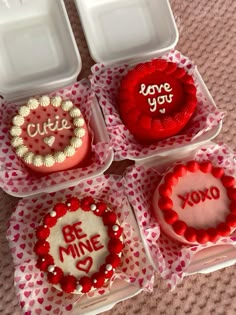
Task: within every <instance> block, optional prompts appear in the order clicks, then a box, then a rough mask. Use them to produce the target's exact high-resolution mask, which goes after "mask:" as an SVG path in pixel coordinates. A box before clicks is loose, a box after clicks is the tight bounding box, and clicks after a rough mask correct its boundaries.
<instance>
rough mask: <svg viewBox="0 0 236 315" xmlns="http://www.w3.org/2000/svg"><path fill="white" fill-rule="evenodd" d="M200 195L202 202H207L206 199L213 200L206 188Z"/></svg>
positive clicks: (200, 191)
mask: <svg viewBox="0 0 236 315" xmlns="http://www.w3.org/2000/svg"><path fill="white" fill-rule="evenodd" d="M199 193H200V194H201V197H202V201H205V200H206V199H209V200H211V199H212V198H211V196H209V189H208V188H206V189H205V190H199Z"/></svg>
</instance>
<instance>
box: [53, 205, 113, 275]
mask: <svg viewBox="0 0 236 315" xmlns="http://www.w3.org/2000/svg"><path fill="white" fill-rule="evenodd" d="M74 224H77V227H76V229H77V236H76V233H75V230H74V229H73V225H74ZM65 226H67V231H69V232H68V234H70V235H71V236H70V235H69V236H68V238H70V239H71V241H70V240H69V241H68V240H67V241H66V239H65V237H64V235H63V232H62V230H63V228H64V229H66V228H65ZM50 231H51V233H50V236H49V237H48V239H47V241H48V242H49V244H50V252H49V254H50V255H52V256H53V257H54V263H55V265H56V266H59V267H60V268H62V269H63V271H64V273H65V274H66V273H71V274H73V275H74V276H76V277H78V278H79V277H82V276H90V275H91V274H92V273H95V272H97V271H99V267H100V266H101V265H102V264H103V263H105V258H106V256H107V255H108V254H109V253H108V251H107V243H108V237H107V227H106V226H104V224H103V222H102V218H101V217H99V216H96V215H94V214H93V213H92V212H90V211H88V212H85V211H83V210H81V211H76V212H67V214H66V215H65V216H64V217H62V219H61V220H59V221H58V222H57V224H56V226H54V227H53V228H51V230H50ZM70 232H71V233H70ZM93 237H96V242H97V244H96V247H97V248H98V247H102V248H100V249H98V250H95V249H94V248H93V246H92V248H93V249H92V251H89V250H86V249H84V253H82V251H81V249H80V245H79V242H83V243H87V244H90V245H91V244H92V242H91V239H92V238H93ZM69 246H70V247H69ZM59 247H61V248H64V249H65V250H66V249H68V254H66V252H65V250H61V257H63V260H64V261H63V262H62V261H61V258H60V253H59ZM69 248H73V249H71V250H69ZM72 253H73V254H74V255H75V256H76V257H73V255H72ZM88 257H91V259H92V266H91V268H90V270H89V272H88V273H87V272H86V271H82V270H80V269H78V268H77V267H76V265H77V264H78V263H79V262H83V261H84V260H85V259H88ZM81 266H82V267H86V266H87V263H85V264H84V265H83V264H81Z"/></svg>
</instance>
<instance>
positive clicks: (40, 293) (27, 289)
mask: <svg viewBox="0 0 236 315" xmlns="http://www.w3.org/2000/svg"><path fill="white" fill-rule="evenodd" d="M75 195H76V196H78V197H79V198H81V197H83V196H85V195H91V196H93V197H94V198H95V199H102V200H104V201H105V202H106V203H108V204H109V205H110V206H111V208H112V209H114V211H115V212H116V213H117V217H118V220H119V222H120V224H121V226H122V227H123V242H124V245H125V247H124V250H123V253H122V258H121V259H122V264H121V266H120V267H119V268H117V269H116V271H115V274H114V275H113V277H112V278H111V282H110V284H111V285H109V286H108V287H106V288H101V289H98V290H96V291H93V292H90V293H89V294H87V297H89V298H92V297H93V296H94V295H101V294H109V293H110V292H112V283H113V281H114V280H115V279H120V280H123V281H126V282H128V283H131V284H133V285H135V286H137V287H138V288H142V289H144V290H146V291H152V289H153V281H154V268H153V266H152V265H151V263H150V261H149V260H148V259H147V257H146V254H145V253H146V252H145V248H144V244H143V242H142V239H141V236H140V233H139V229H138V226H137V223H136V221H135V218H134V215H133V212H132V209H131V207H130V204H129V202H128V199H127V196H126V195H125V190H124V187H123V185H122V183H121V177H120V176H118V175H115V176H111V175H110V176H109V175H106V176H104V175H102V176H98V177H96V178H95V179H89V180H87V181H83V182H82V183H79V184H78V185H77V186H75V187H72V188H68V189H65V190H61V191H58V192H56V193H50V194H41V195H37V197H34V198H30V197H28V198H24V199H22V200H21V201H19V203H18V205H17V207H16V210H15V212H14V213H13V214H12V216H11V219H10V223H9V229H8V231H7V238H8V240H9V244H10V249H11V252H12V255H13V262H14V266H15V277H14V284H15V287H16V292H17V295H18V298H19V300H20V305H21V306H22V308H23V310H24V312H25V313H24V314H25V315H26V314H27V315H30V314H32V315H33V314H34V315H35V314H42V315H46V314H49V313H50V314H54V313H55V314H65V312H66V311H70V310H71V309H72V308H73V305H74V303H76V302H78V303H79V301H80V298H82V297H83V295H80V296H78V295H73V294H65V293H62V292H60V291H58V290H57V289H55V288H54V287H52V286H51V285H50V284H48V282H47V281H46V279H45V276H43V273H42V272H40V271H39V270H38V269H37V268H36V267H35V264H36V257H35V254H34V252H33V247H34V233H35V228H36V227H37V226H38V224H39V223H40V221H41V220H42V217H43V216H44V214H45V213H46V212H47V211H49V209H50V207H52V205H53V204H54V203H56V202H59V201H62V200H65V199H67V198H69V197H70V196H75ZM110 290H111V291H110ZM108 301H109V299H108ZM49 311H50V312H49Z"/></svg>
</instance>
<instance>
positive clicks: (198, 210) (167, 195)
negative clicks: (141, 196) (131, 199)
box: [153, 161, 236, 244]
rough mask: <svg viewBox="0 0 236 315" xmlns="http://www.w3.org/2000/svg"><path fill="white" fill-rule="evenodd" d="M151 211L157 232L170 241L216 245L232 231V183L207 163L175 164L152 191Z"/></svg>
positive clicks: (235, 218)
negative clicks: (162, 233)
mask: <svg viewBox="0 0 236 315" xmlns="http://www.w3.org/2000/svg"><path fill="white" fill-rule="evenodd" d="M153 211H154V214H155V216H156V218H157V221H158V223H159V224H160V227H161V230H162V231H163V232H164V233H165V234H166V235H168V236H169V237H170V238H172V239H174V240H177V241H179V242H181V243H187V244H205V243H208V242H216V241H217V240H218V239H220V238H221V237H224V236H229V235H230V234H231V233H232V232H233V231H234V230H235V228H236V188H235V179H234V178H233V177H231V176H227V175H225V173H224V169H223V168H219V167H214V166H213V165H212V164H211V163H210V162H202V163H199V162H196V161H189V162H187V163H186V164H177V165H176V166H175V167H174V168H172V169H171V170H170V171H168V172H167V173H166V174H165V175H164V176H163V178H162V180H161V182H160V184H159V185H158V187H157V188H156V190H155V192H154V196H153Z"/></svg>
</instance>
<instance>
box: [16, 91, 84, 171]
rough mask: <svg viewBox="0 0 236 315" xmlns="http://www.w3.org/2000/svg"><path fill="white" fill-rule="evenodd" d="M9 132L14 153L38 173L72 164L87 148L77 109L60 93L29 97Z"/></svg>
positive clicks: (81, 120)
mask: <svg viewBox="0 0 236 315" xmlns="http://www.w3.org/2000/svg"><path fill="white" fill-rule="evenodd" d="M10 135H11V145H12V147H13V148H14V151H15V152H16V154H17V156H18V157H19V158H20V159H21V160H22V161H23V162H24V163H25V164H26V165H27V166H28V167H29V168H30V169H31V170H33V171H35V172H39V173H51V172H55V171H61V170H65V169H69V168H73V167H75V166H77V165H78V164H79V163H81V162H82V161H83V160H84V159H85V158H86V156H87V154H88V153H89V150H90V139H89V134H88V129H87V126H86V122H85V120H84V118H83V115H82V114H81V111H80V109H79V108H78V107H76V106H74V104H73V103H72V101H70V100H63V99H62V98H61V97H60V96H55V97H52V98H50V97H49V96H47V95H45V96H42V97H40V98H39V99H37V98H31V99H30V100H29V101H28V102H27V104H26V105H23V106H21V107H20V108H19V110H18V113H17V115H16V116H14V117H13V120H12V127H11V129H10Z"/></svg>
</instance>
